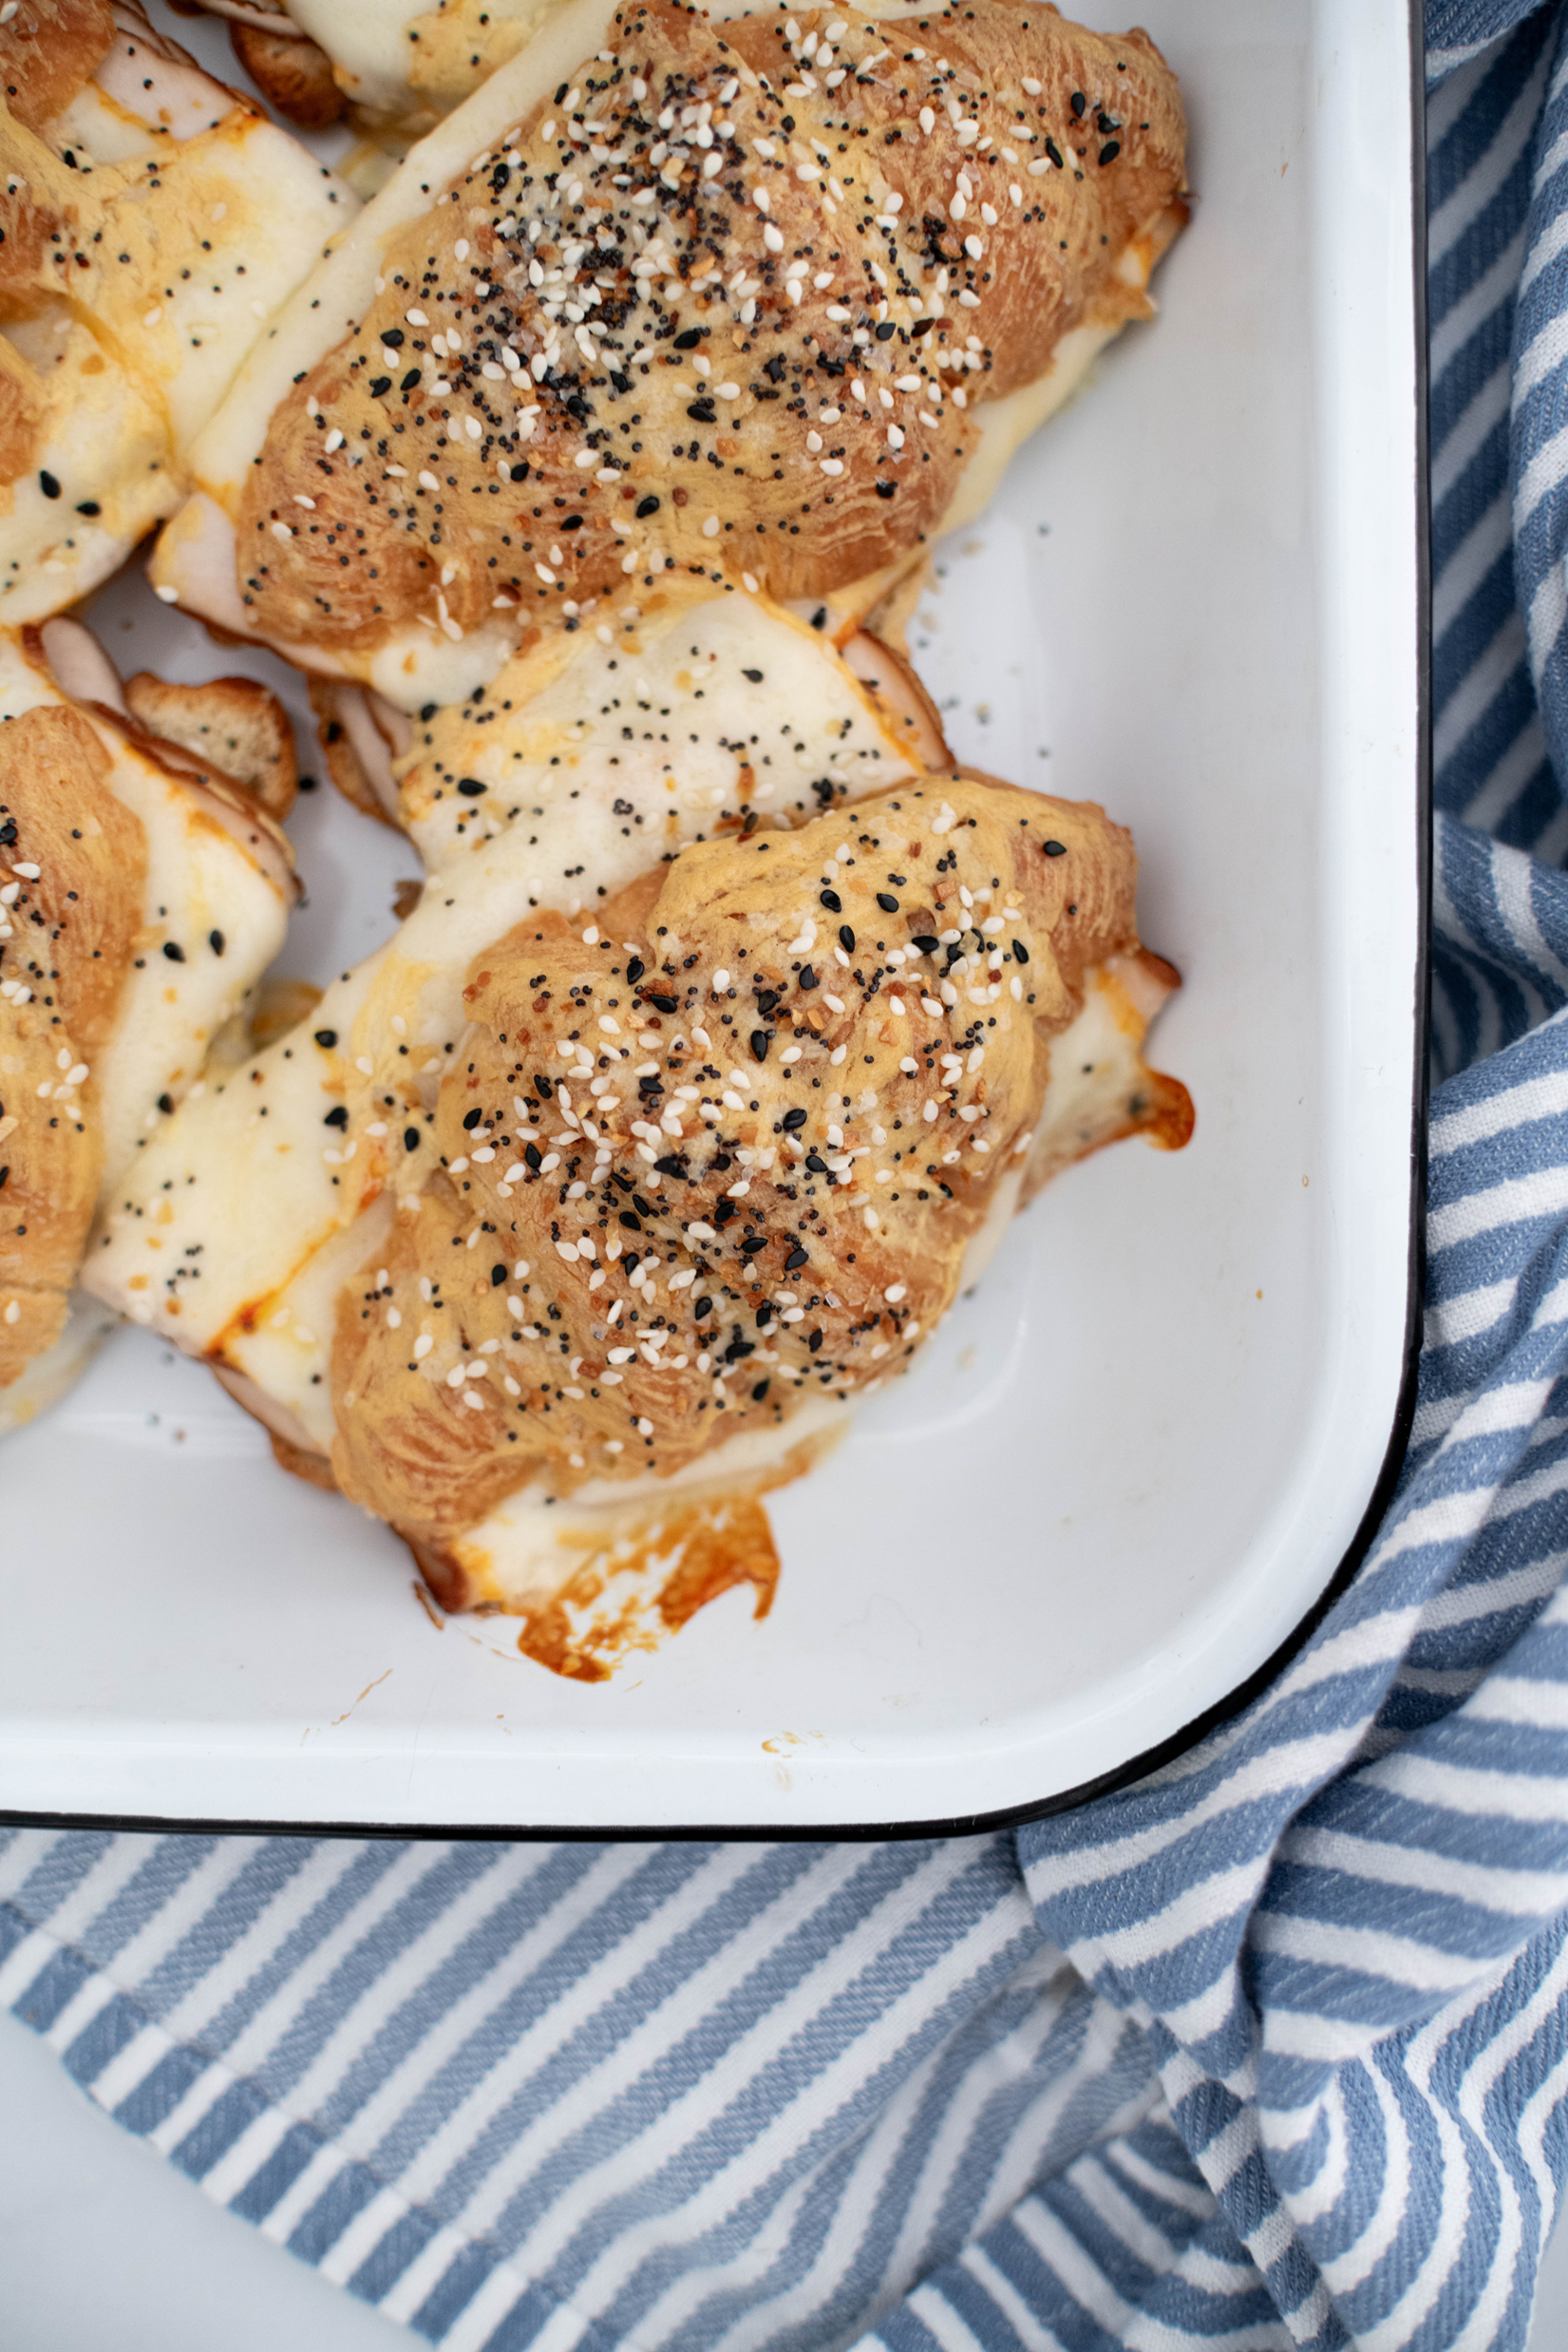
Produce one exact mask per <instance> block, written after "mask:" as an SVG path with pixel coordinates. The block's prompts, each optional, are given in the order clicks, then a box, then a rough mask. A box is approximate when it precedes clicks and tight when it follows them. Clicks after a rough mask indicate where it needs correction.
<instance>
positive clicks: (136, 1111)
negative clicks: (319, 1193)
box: [0, 620, 296, 1430]
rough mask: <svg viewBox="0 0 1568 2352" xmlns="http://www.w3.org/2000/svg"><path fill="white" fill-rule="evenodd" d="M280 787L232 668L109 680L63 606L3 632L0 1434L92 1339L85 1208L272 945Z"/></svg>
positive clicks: (95, 1329) (280, 894)
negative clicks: (82, 1295)
mask: <svg viewBox="0 0 1568 2352" xmlns="http://www.w3.org/2000/svg"><path fill="white" fill-rule="evenodd" d="M154 730H156V731H154ZM208 740H211V741H212V742H214V743H215V744H217V745H219V746H221V748H222V749H224V750H225V751H227V752H228V754H229V756H230V759H231V761H232V763H233V766H234V767H235V768H243V769H244V770H245V772H246V775H247V777H248V782H245V783H241V782H240V781H239V780H238V779H237V778H236V775H235V774H234V773H233V772H232V770H231V771H229V772H225V771H224V770H221V769H220V768H218V767H217V763H216V762H215V761H214V760H213V759H212V758H211V757H210V756H208V755H207V754H206V752H205V750H204V748H203V747H204V745H205V743H206V742H207V741H208ZM193 747H194V748H193ZM292 797H293V739H292V735H291V734H290V732H289V729H288V722H287V719H286V717H285V715H284V713H283V711H282V710H281V708H280V707H279V706H278V705H277V704H276V702H275V701H274V698H273V697H272V696H271V695H268V694H266V693H265V692H264V690H262V689H261V688H258V687H255V686H253V685H252V684H251V683H250V682H249V681H247V680H238V679H230V680H219V681H218V682H217V684H216V685H215V686H214V687H211V688H207V689H203V688H199V687H168V686H165V685H164V684H163V682H162V681H161V680H159V679H156V678H151V677H147V676H145V675H144V676H142V677H141V678H138V679H133V680H132V681H130V683H129V684H128V685H127V686H125V687H122V685H121V682H120V680H119V678H118V677H117V676H116V674H115V673H114V671H113V669H112V668H111V666H110V664H109V662H108V660H107V658H106V657H105V655H104V654H103V653H102V651H101V649H100V648H99V646H98V645H97V643H96V640H94V639H93V638H92V637H91V636H90V635H88V633H87V632H86V630H85V629H84V628H83V627H82V626H81V625H80V623H78V622H75V621H66V620H54V621H50V622H48V623H47V625H46V626H45V628H44V629H43V630H42V631H33V630H28V631H27V632H25V633H17V632H5V633H0V877H3V880H0V1430H3V1429H8V1428H12V1427H16V1426H19V1425H20V1424H21V1423H22V1422H24V1421H26V1420H28V1419H29V1418H30V1417H31V1416H32V1415H33V1414H34V1413H37V1412H38V1411H40V1410H41V1409H42V1408H43V1406H45V1405H46V1404H47V1403H50V1402H52V1401H53V1399H54V1397H55V1396H57V1395H58V1394H60V1393H61V1391H62V1389H63V1388H64V1387H66V1385H68V1383H69V1381H70V1379H71V1378H73V1377H74V1375H75V1374H76V1372H77V1371H78V1370H79V1369H80V1368H81V1365H82V1363H83V1361H84V1360H85V1356H86V1354H87V1353H90V1349H91V1346H92V1345H93V1344H94V1343H95V1341H96V1339H97V1337H101V1336H102V1333H103V1330H104V1328H105V1318H104V1317H102V1316H101V1315H99V1314H98V1313H97V1312H96V1311H95V1310H92V1309H87V1310H85V1311H79V1312H73V1311H72V1308H71V1304H70V1292H71V1287H72V1284H73V1282H74V1280H75V1278H76V1273H77V1268H78V1265H79V1262H80V1260H81V1257H82V1253H83V1250H84V1247H85V1243H86V1239H87V1233H88V1228H89V1226H90V1223H91V1221H92V1218H93V1215H94V1212H95V1210H96V1208H97V1206H98V1204H99V1202H100V1200H101V1198H102V1197H103V1195H104V1190H105V1187H106V1186H108V1185H112V1183H113V1182H114V1181H115V1180H117V1179H119V1178H121V1177H123V1174H124V1171H125V1170H126V1168H127V1167H129V1166H130V1165H131V1164H132V1163H133V1162H134V1161H135V1160H136V1158H137V1157H138V1155H139V1154H140V1153H141V1152H142V1151H143V1150H145V1149H146V1148H147V1146H148V1143H149V1140H150V1138H151V1136H152V1135H153V1133H154V1132H155V1131H156V1130H157V1129H158V1128H159V1127H161V1125H163V1124H164V1123H165V1122H166V1121H167V1120H168V1119H169V1118H170V1117H171V1116H172V1114H174V1112H175V1111H176V1109H177V1106H178V1104H179V1102H180V1101H182V1100H183V1099H184V1098H185V1097H186V1096H187V1095H189V1093H190V1092H191V1091H193V1089H195V1088H196V1087H197V1086H198V1084H199V1073H200V1071H201V1069H202V1066H203V1064H204V1063H205V1061H206V1059H207V1056H208V1053H209V1052H210V1050H211V1048H212V1046H213V1044H214V1042H215V1040H216V1039H217V1037H218V1036H219V1034H221V1033H222V1031H223V1030H224V1029H225V1027H226V1025H228V1024H229V1023H231V1022H232V1021H233V1020H234V1019H235V1018H236V1015H240V1014H241V1013H242V1012H243V1009H244V1008H245V1006H246V1004H247V1003H248V1001H249V999H250V997H251V994H252V991H253V990H254V988H255V983H256V981H257V980H258V978H259V977H260V975H261V973H262V972H263V971H264V969H265V967H266V966H267V965H268V964H269V963H270V962H271V960H272V958H273V957H274V955H275V954H276V952H277V948H278V945H279V943H280V941H281V939H282V937H283V930H284V925H285V922H286V920H287V918H288V913H289V909H290V908H291V906H292V905H293V901H294V898H295V895H296V885H295V882H294V875H293V863H292V861H291V858H290V854H289V848H288V844H287V842H286V840H285V838H284V836H283V835H282V833H281V832H280V831H279V829H278V826H277V824H276V822H275V821H274V820H275V816H276V815H282V814H285V813H287V807H288V804H289V802H290V800H291V799H292ZM270 811H271V812H272V813H269V812H270Z"/></svg>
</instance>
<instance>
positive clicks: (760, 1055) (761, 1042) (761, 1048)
mask: <svg viewBox="0 0 1568 2352" xmlns="http://www.w3.org/2000/svg"><path fill="white" fill-rule="evenodd" d="M767 1034H768V1033H767V1031H766V1030H765V1029H754V1030H753V1031H752V1033H751V1058H752V1060H753V1061H754V1062H765V1061H766V1059H767Z"/></svg>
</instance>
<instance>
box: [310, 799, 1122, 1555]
mask: <svg viewBox="0 0 1568 2352" xmlns="http://www.w3.org/2000/svg"><path fill="white" fill-rule="evenodd" d="M1135 878H1136V859H1135V857H1134V855H1133V849H1132V842H1131V837H1130V835H1128V834H1127V833H1126V832H1124V830H1123V829H1122V828H1121V827H1120V826H1118V825H1112V824H1111V823H1110V822H1109V821H1108V820H1107V819H1106V818H1105V816H1104V815H1103V814H1102V812H1101V811H1100V810H1099V809H1098V808H1096V807H1094V806H1092V805H1090V804H1077V805H1075V804H1072V803H1067V802H1062V801H1050V800H1045V799H1042V798H1041V797H1040V796H1039V795H1037V794H1034V793H1030V792H1025V791H1021V790H1019V789H1017V788H1016V787H1012V786H1008V785H1001V784H997V783H994V782H992V781H991V780H989V779H985V778H981V777H976V776H971V775H965V774H953V775H941V776H935V777H933V776H924V777H921V778H919V779H917V780H916V781H915V782H914V783H911V784H906V785H900V786H897V787H893V788H892V789H891V790H889V791H887V792H886V793H884V794H879V795H877V796H875V797H873V798H870V799H867V800H864V801H861V802H860V803H858V804H857V805H856V806H855V807H854V809H853V810H852V811H847V812H843V813H841V814H836V815H830V816H825V817H822V818H820V819H817V820H815V821H813V822H812V823H810V824H808V825H804V826H803V827H802V828H801V829H800V830H798V831H796V832H793V833H785V832H771V833H758V834H756V835H755V836H753V837H752V838H750V839H743V840H734V839H731V840H728V841H722V842H710V843H707V844H696V845H693V846H691V847H689V848H687V849H685V850H684V851H682V853H681V854H680V856H679V857H678V858H676V859H675V860H674V861H673V862H672V863H670V864H668V865H665V866H662V867H655V868H654V869H653V870H652V872H650V873H648V874H647V875H645V876H644V877H643V878H642V879H641V880H640V881H639V882H635V883H633V884H632V885H631V886H630V887H629V888H627V889H626V890H624V891H622V892H621V893H620V894H619V896H618V897H617V898H616V899H614V901H611V902H610V904H609V905H607V906H606V907H605V908H604V909H603V910H602V912H601V914H600V916H599V919H598V921H597V924H596V925H590V926H589V927H588V929H587V930H586V931H583V932H581V933H579V932H578V931H577V930H576V927H575V926H572V925H569V924H568V923H567V921H566V920H564V919H563V918H562V917H560V916H559V915H556V914H552V913H540V914H538V915H537V916H534V917H530V918H529V919H528V920H527V921H525V922H523V923H521V924H520V925H519V926H518V927H517V928H516V930H514V931H513V932H512V933H511V934H510V935H509V936H508V937H507V938H505V939H501V940H500V941H498V942H497V943H496V945H495V946H494V947H492V948H491V949H489V950H488V951H486V952H485V953H484V954H482V956H481V957H480V958H478V959H477V960H476V963H475V966H474V968H473V971H472V974H471V977H470V979H469V983H468V986H467V989H466V991H465V995H466V997H467V1001H468V1007H469V1011H470V1014H471V1015H472V1021H473V1026H472V1028H471V1029H470V1030H469V1032H468V1033H467V1035H466V1037H465V1038H464V1039H463V1043H462V1047H461V1051H460V1052H459V1053H458V1054H457V1057H456V1060H455V1064H454V1066H453V1068H452V1069H451V1071H450V1072H449V1073H448V1075H447V1076H446V1077H445V1078H444V1081H443V1083H442V1086H441V1091H440V1095H439V1099H438V1105H437V1112H436V1128H437V1144H438V1148H439V1150H440V1154H441V1162H442V1165H441V1167H440V1168H439V1169H438V1170H437V1171H436V1172H435V1173H433V1174H432V1175H431V1176H430V1177H429V1178H428V1179H427V1180H426V1182H425V1185H424V1188H423V1192H422V1196H421V1198H420V1201H419V1204H418V1208H417V1211H416V1213H415V1214H414V1215H412V1216H408V1215H405V1216H403V1217H400V1218H399V1219H397V1220H395V1221H394V1223H393V1224H392V1227H391V1229H390V1231H389V1232H388V1233H387V1237H386V1239H385V1241H384V1242H383V1243H382V1244H381V1246H380V1248H379V1249H378V1252H377V1256H376V1259H375V1260H374V1261H372V1263H370V1264H368V1265H367V1266H366V1267H365V1268H364V1270H363V1272H362V1274H361V1276H360V1279H359V1280H358V1281H357V1282H352V1283H350V1284H349V1286H348V1287H347V1288H346V1290H345V1291H344V1293H343V1294H342V1296H341V1299H340V1304H339V1308H338V1326H337V1339H336V1345H335V1348H334V1353H333V1360H332V1391H333V1407H334V1412H335V1415H336V1424H337V1431H338V1437H337V1442H336V1445H335V1446H334V1449H333V1456H332V1460H333V1468H334V1470H335V1471H336V1474H337V1477H338V1480H339V1483H340V1484H341V1485H342V1486H343V1488H344V1489H345V1490H346V1491H347V1492H349V1494H351V1495H353V1496H354V1497H355V1498H356V1499H358V1500H359V1501H361V1502H362V1503H365V1504H366V1505H368V1507H369V1508H371V1509H373V1510H376V1511H378V1512H380V1513H381V1515H382V1516H383V1517H385V1518H387V1519H389V1520H391V1522H392V1523H393V1524H394V1525H395V1526H396V1527H399V1528H400V1529H402V1530H403V1531H404V1532H406V1534H408V1535H409V1536H410V1537H411V1538H412V1539H413V1540H414V1541H415V1542H416V1544H418V1545H420V1546H424V1547H425V1551H426V1552H427V1553H428V1552H431V1551H433V1552H435V1553H436V1554H438V1555H439V1553H440V1550H441V1547H442V1546H443V1545H444V1543H445V1542H447V1541H449V1540H450V1539H452V1538H454V1537H457V1536H459V1535H462V1534H463V1533H465V1532H466V1531H468V1530H470V1529H472V1528H474V1527H477V1526H478V1525H479V1524H480V1523H482V1521H483V1520H484V1518H485V1517H486V1514H487V1513H489V1512H490V1511H492V1510H493V1509H494V1508H495V1507H496V1506H497V1505H498V1504H499V1503H501V1501H502V1500H503V1499H504V1498H505V1497H506V1496H507V1495H508V1494H510V1493H512V1492H513V1491H515V1490H516V1489H519V1488H520V1487H522V1486H524V1485H526V1484H528V1483H530V1482H533V1481H538V1480H542V1481H543V1482H544V1485H545V1489H546V1490H547V1491H548V1492H549V1493H551V1494H556V1495H562V1496H569V1495H571V1494H572V1493H573V1492H574V1491H575V1490H576V1489H578V1488H580V1487H582V1486H584V1485H585V1484H586V1483H587V1482H589V1481H591V1480H595V1479H610V1480H617V1479H618V1480H631V1479H635V1478H639V1477H642V1476H644V1475H645V1474H647V1473H650V1472H652V1473H653V1474H655V1475H658V1476H662V1477H666V1478H668V1477H670V1476H671V1474H674V1473H677V1472H679V1471H681V1470H684V1469H686V1468H687V1467H688V1466H689V1465H690V1464H691V1463H692V1462H693V1461H694V1460H696V1459H697V1457H698V1456H699V1455H703V1454H705V1453H708V1452H711V1451H713V1449H714V1448H715V1447H719V1448H722V1447H723V1446H724V1445H725V1444H726V1443H727V1442H728V1441H729V1440H732V1439H734V1438H736V1437H738V1436H740V1435H742V1434H743V1433H745V1432H749V1431H752V1430H754V1429H759V1428H761V1429H764V1430H769V1431H771V1430H772V1429H774V1428H775V1427H777V1426H778V1425H780V1424H781V1423H783V1422H784V1420H785V1419H787V1417H788V1416H789V1415H790V1414H791V1413H793V1412H794V1411H795V1410H796V1409H797V1408H798V1407H799V1406H800V1405H801V1404H802V1403H803V1401H805V1400H806V1399H807V1398H816V1397H819V1396H821V1397H832V1398H835V1399H839V1400H846V1399H848V1398H849V1397H851V1396H852V1395H854V1394H864V1392H865V1391H866V1389H867V1388H868V1387H869V1386H871V1385H873V1384H876V1383H879V1382H880V1381H881V1380H883V1379H885V1378H886V1377H887V1376H888V1375H889V1374H890V1373H894V1372H897V1371H901V1370H902V1369H903V1368H904V1366H905V1365H906V1363H907V1362H908V1360H909V1358H910V1356H912V1355H913V1354H914V1352H915V1348H916V1343H917V1341H918V1340H919V1338H920V1337H921V1335H922V1334H923V1333H926V1332H929V1331H930V1330H931V1328H932V1327H933V1325H934V1324H935V1322H936V1321H937V1320H938V1319H939V1318H940V1317H941V1316H942V1315H943V1314H944V1313H945V1312H946V1310H947V1308H948V1306H949V1305H950V1304H951V1303H952V1300H953V1298H954V1295H955V1291H956V1288H957V1285H958V1281H959V1275H960V1269H961V1267H962V1265H963V1262H964V1257H965V1252H966V1250H967V1249H968V1247H969V1246H970V1244H971V1243H972V1242H973V1241H974V1239H975V1237H976V1235H977V1234H978V1233H979V1232H980V1230H981V1228H982V1226H983V1225H984V1224H985V1222H986V1219H987V1215H988V1211H989V1210H990V1208H991V1206H992V1202H993V1199H994V1198H995V1196H996V1195H997V1193H998V1189H999V1188H1001V1189H1002V1190H1004V1191H1008V1192H1009V1193H1010V1197H1015V1195H1016V1191H1017V1186H1018V1181H1019V1178H1020V1177H1021V1174H1022V1169H1023V1164H1024V1162H1025V1159H1026V1158H1027V1154H1028V1150H1029V1145H1030V1129H1031V1127H1032V1124H1033V1122H1034V1120H1035V1118H1036V1116H1037V1114H1038V1112H1039V1110H1040V1105H1041V1101H1042V1097H1043V1094H1044V1091H1045V1085H1046V1080H1047V1074H1048V1064H1049V1040H1050V1038H1051V1036H1052V1035H1053V1034H1055V1033H1057V1032H1059V1031H1061V1030H1062V1029H1064V1028H1065V1027H1066V1026H1067V1023H1068V1022H1069V1021H1070V1020H1071V1019H1072V1017H1073V1016H1074V1015H1075V1014H1076V1013H1077V1012H1078V1010H1079V1007H1080V1004H1081V1001H1082V996H1083V987H1084V978H1085V974H1086V969H1087V968H1088V967H1089V966H1091V965H1098V964H1103V963H1104V962H1105V961H1106V960H1107V959H1108V958H1113V957H1115V956H1117V955H1119V954H1123V953H1127V952H1130V951H1134V950H1136V948H1137V933H1136V928H1135V920H1134V890H1135ZM714 1468H715V1471H716V1473H717V1474H719V1475H721V1476H722V1474H723V1473H722V1463H720V1462H715V1465H714Z"/></svg>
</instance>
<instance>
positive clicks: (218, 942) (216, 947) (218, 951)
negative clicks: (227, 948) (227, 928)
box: [207, 931, 224, 956]
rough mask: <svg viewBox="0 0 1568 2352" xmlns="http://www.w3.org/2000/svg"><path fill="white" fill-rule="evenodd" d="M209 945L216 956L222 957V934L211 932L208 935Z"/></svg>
mask: <svg viewBox="0 0 1568 2352" xmlns="http://www.w3.org/2000/svg"><path fill="white" fill-rule="evenodd" d="M207 945H208V946H209V947H210V948H211V949H212V951H213V954H214V955H215V956H221V955H222V953H223V946H224V940H223V934H222V932H221V931H209V932H208V934H207Z"/></svg>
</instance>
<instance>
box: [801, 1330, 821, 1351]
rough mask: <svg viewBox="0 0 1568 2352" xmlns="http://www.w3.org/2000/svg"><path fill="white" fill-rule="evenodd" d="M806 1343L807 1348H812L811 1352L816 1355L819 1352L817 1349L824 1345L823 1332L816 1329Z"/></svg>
mask: <svg viewBox="0 0 1568 2352" xmlns="http://www.w3.org/2000/svg"><path fill="white" fill-rule="evenodd" d="M805 1344H806V1346H807V1348H808V1349H809V1350H810V1352H811V1354H812V1355H813V1356H815V1355H816V1353H817V1350H818V1349H819V1348H820V1347H821V1346H822V1333H821V1332H820V1331H814V1332H813V1333H812V1335H811V1337H810V1338H809V1339H808V1340H807V1341H806V1343H805Z"/></svg>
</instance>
